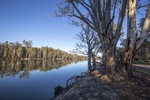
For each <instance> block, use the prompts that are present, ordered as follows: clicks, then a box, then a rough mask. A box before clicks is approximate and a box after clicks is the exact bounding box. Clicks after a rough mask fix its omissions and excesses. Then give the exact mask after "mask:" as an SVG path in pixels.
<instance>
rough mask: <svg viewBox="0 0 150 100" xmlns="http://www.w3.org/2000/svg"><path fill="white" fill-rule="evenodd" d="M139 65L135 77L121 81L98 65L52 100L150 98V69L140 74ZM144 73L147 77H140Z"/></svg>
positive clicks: (133, 99)
mask: <svg viewBox="0 0 150 100" xmlns="http://www.w3.org/2000/svg"><path fill="white" fill-rule="evenodd" d="M134 67H135V66H134ZM139 67H140V66H138V67H137V68H136V67H135V70H134V72H133V73H134V78H131V79H128V80H121V81H119V82H114V81H111V80H110V79H109V78H108V77H107V75H106V74H105V70H104V66H101V67H97V69H96V70H94V71H92V72H89V71H87V72H86V73H85V77H83V78H82V79H81V80H79V81H77V82H76V83H74V84H73V85H72V86H70V87H69V88H67V89H64V90H63V92H62V93H61V94H59V95H58V96H56V97H54V98H53V99H52V100H99V99H100V100H138V99H140V100H150V96H149V94H150V85H149V84H150V69H145V70H147V72H148V73H146V74H145V73H144V71H143V70H142V72H141V73H140V74H139V71H138V72H136V71H137V70H138V68H139ZM140 68H144V67H140ZM143 75H146V76H144V77H146V78H145V79H143V77H140V76H143Z"/></svg>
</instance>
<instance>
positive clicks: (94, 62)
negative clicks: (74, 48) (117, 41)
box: [92, 53, 96, 70]
mask: <svg viewBox="0 0 150 100" xmlns="http://www.w3.org/2000/svg"><path fill="white" fill-rule="evenodd" d="M92 59H93V61H92V66H93V69H94V70H95V69H96V59H95V55H94V53H92Z"/></svg>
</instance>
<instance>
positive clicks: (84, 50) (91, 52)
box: [73, 23, 101, 70]
mask: <svg viewBox="0 0 150 100" xmlns="http://www.w3.org/2000/svg"><path fill="white" fill-rule="evenodd" d="M80 27H81V28H82V31H81V32H80V33H79V34H77V39H78V40H79V41H80V42H78V43H76V45H75V48H76V49H75V50H74V51H73V52H76V53H80V54H83V55H88V69H89V70H93V69H94V68H95V66H96V65H95V63H96V61H95V56H96V55H97V53H98V52H99V51H100V46H101V45H100V42H99V40H98V36H97V35H96V34H95V32H94V31H93V30H92V29H90V27H89V26H87V25H86V24H84V23H80ZM91 58H93V62H92V61H91ZM91 62H92V63H93V66H91ZM92 67H93V68H92Z"/></svg>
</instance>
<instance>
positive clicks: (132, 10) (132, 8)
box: [124, 0, 137, 76]
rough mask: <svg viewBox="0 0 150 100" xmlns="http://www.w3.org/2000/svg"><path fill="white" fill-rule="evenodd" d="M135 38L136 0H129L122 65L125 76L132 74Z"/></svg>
mask: <svg viewBox="0 0 150 100" xmlns="http://www.w3.org/2000/svg"><path fill="white" fill-rule="evenodd" d="M136 38H137V28H136V0H129V4H128V30H127V42H126V48H125V55H124V67H125V69H126V72H127V76H132V62H133V57H134V52H135V50H136Z"/></svg>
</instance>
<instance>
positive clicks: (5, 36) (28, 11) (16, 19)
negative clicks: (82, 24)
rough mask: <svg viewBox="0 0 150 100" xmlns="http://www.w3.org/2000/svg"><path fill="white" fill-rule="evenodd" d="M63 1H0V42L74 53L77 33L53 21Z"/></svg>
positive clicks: (61, 21)
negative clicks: (31, 44)
mask: <svg viewBox="0 0 150 100" xmlns="http://www.w3.org/2000/svg"><path fill="white" fill-rule="evenodd" d="M61 1H62V0H0V42H5V41H9V42H16V41H19V42H22V40H24V39H25V40H32V41H33V47H41V46H49V47H53V48H55V49H58V48H59V49H61V50H64V51H70V50H72V49H74V45H75V44H76V42H77V40H76V39H75V37H76V34H77V33H79V32H80V29H79V28H77V27H76V26H73V25H70V24H69V21H68V19H67V18H58V17H54V11H56V10H57V7H56V5H57V4H58V3H60V2H61Z"/></svg>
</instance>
